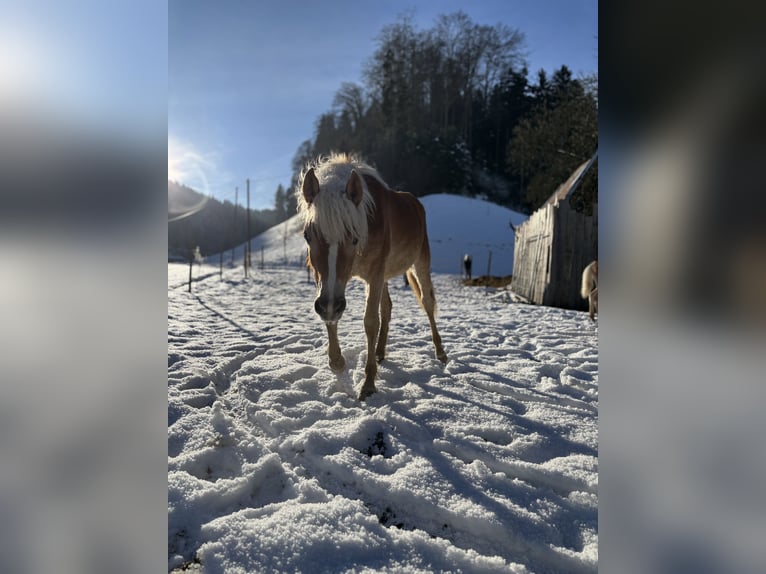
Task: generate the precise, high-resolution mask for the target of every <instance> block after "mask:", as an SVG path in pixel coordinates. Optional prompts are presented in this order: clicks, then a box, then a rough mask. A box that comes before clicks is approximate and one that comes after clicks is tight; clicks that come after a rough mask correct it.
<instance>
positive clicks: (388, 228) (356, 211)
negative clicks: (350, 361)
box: [296, 154, 447, 401]
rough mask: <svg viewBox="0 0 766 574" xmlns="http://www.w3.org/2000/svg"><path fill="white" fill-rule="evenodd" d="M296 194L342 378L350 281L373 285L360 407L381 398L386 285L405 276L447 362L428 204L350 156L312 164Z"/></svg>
mask: <svg viewBox="0 0 766 574" xmlns="http://www.w3.org/2000/svg"><path fill="white" fill-rule="evenodd" d="M296 195H297V199H298V212H299V213H301V214H303V222H304V237H305V238H306V242H307V243H308V248H309V250H308V264H309V266H310V267H311V269H312V270H313V272H314V279H315V280H316V283H317V297H316V300H315V301H314V309H315V311H316V312H317V313H318V314H319V316H320V317H321V319H322V321H324V323H325V326H326V327H327V337H328V339H329V347H328V355H329V359H330V368H331V369H333V370H334V371H341V370H343V369H344V368H345V366H346V361H345V359H344V358H343V355H342V354H341V351H340V345H339V343H338V320H339V319H340V318H341V315H342V314H343V310H344V309H345V308H346V298H345V292H346V284H347V283H348V281H349V279H350V278H351V277H352V276H353V277H359V278H360V279H362V280H363V281H364V282H365V283H366V284H367V289H366V292H367V302H366V307H365V311H364V331H365V334H366V335H367V363H366V366H365V379H364V384H363V385H362V389H361V391H360V392H359V400H362V401H363V400H365V399H366V398H367V397H368V396H369V395H371V394H372V393H374V392H375V390H376V389H375V376H376V374H377V372H378V363H380V362H381V361H383V359H384V357H385V354H386V340H387V339H388V325H389V322H390V320H391V297H390V296H389V294H388V283H387V281H388V279H390V278H392V277H399V276H401V275H402V274H403V273H405V272H406V274H407V277H408V279H409V282H410V285H411V286H412V290H413V291H414V293H415V296H416V297H417V300H418V302H419V303H420V306H421V307H422V308H423V309H424V310H425V312H426V314H427V315H428V321H429V323H430V324H431V338H432V340H433V343H434V347H435V348H436V357H437V358H438V359H439V360H440V361H441V362H442V363H446V362H447V355H446V354H445V352H444V349H443V348H442V341H441V337H440V336H439V331H438V330H437V329H436V322H435V320H434V313H435V311H436V299H435V297H434V289H433V285H432V283H431V252H430V249H429V246H428V235H427V233H426V214H425V209H424V208H423V205H422V204H421V203H420V202H419V201H418V200H417V199H416V198H415V197H414V196H413V195H411V194H409V193H405V192H401V191H394V190H391V189H389V187H388V185H386V184H385V183H384V181H383V180H382V179H381V177H380V176H379V175H378V173H377V172H376V171H375V170H374V169H373V168H371V167H370V166H368V165H366V164H364V163H363V162H362V161H361V160H359V159H358V158H357V157H354V156H348V155H345V154H333V155H331V156H330V157H328V158H320V159H317V160H316V161H314V162H312V163H310V164H309V165H308V166H307V167H306V169H304V171H303V172H302V173H301V177H300V179H299V182H298V186H297V189H296Z"/></svg>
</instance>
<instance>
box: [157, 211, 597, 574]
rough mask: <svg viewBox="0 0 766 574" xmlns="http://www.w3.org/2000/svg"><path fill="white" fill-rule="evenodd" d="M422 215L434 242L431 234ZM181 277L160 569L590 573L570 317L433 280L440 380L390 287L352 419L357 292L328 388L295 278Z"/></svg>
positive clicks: (582, 408)
mask: <svg viewBox="0 0 766 574" xmlns="http://www.w3.org/2000/svg"><path fill="white" fill-rule="evenodd" d="M458 199H459V200H460V201H456V202H455V205H461V204H462V200H464V199H465V198H458ZM426 200H428V198H426ZM447 201H448V202H451V201H452V200H451V199H450V200H447ZM476 201H478V200H476ZM438 202H439V200H438V199H436V198H435V203H436V204H438ZM424 203H425V202H424ZM482 203H483V202H482ZM462 205H463V208H465V206H466V204H462ZM479 207H480V208H483V207H484V206H481V205H480V204H479ZM439 209H440V206H438V205H435V206H433V207H429V226H430V228H431V229H433V230H435V231H436V232H437V234H438V233H439V232H440V230H442V229H446V228H448V227H449V225H448V224H444V223H443V222H442V221H440V219H439V218H438V217H432V213H438V211H439ZM497 209H500V210H501V209H502V208H497ZM444 211H445V212H448V211H450V210H449V209H447V208H446V207H444ZM501 214H502V217H505V216H506V215H507V214H506V213H504V212H503V211H501ZM461 215H462V216H464V219H465V221H471V218H470V217H469V216H468V215H467V214H466V210H465V209H464V211H463V212H462V213H461ZM476 219H477V220H478V219H480V218H479V217H477V218H476ZM498 219H500V217H498ZM504 224H505V226H506V229H507V219H506V220H505V222H504ZM514 224H515V222H514ZM279 232H280V230H279V226H278V227H277V228H276V229H272V230H270V231H268V232H266V233H265V234H264V235H263V236H261V237H260V238H258V239H257V240H254V242H253V244H254V248H253V259H254V263H255V262H256V261H257V260H258V257H257V254H258V252H257V251H256V249H255V245H258V244H260V245H264V253H266V247H267V246H269V248H270V249H271V250H273V251H271V252H272V253H274V252H278V251H279V250H282V249H283V247H282V241H283V239H282V236H280V235H279ZM504 233H507V234H510V230H508V231H505V230H504ZM299 237H300V235H299ZM511 237H512V235H511ZM277 240H278V243H277ZM288 240H292V239H288ZM461 240H463V241H465V239H461ZM504 240H506V238H505V237H497V238H496V239H495V243H492V242H491V241H490V240H487V243H492V244H493V245H497V244H499V243H500V242H501V241H504ZM300 241H303V239H302V237H300ZM482 241H484V239H482ZM258 242H259V243H258ZM294 247H297V245H294ZM296 250H297V249H296ZM440 251H441V250H440V249H439V248H438V247H437V248H436V249H434V252H435V253H439V252H440ZM211 259H217V258H211ZM475 260H476V259H475ZM493 262H494V251H493ZM216 263H217V261H216ZM456 266H457V264H455V265H454V266H453V267H456ZM194 274H195V277H197V276H200V277H204V278H203V279H201V280H199V281H197V282H195V283H194V284H193V288H192V289H193V292H192V293H188V292H187V291H186V286H185V285H184V283H183V281H184V279H185V278H186V277H187V276H188V266H187V265H180V264H169V265H168V569H169V570H171V571H172V570H175V571H181V570H182V569H184V568H186V569H188V570H192V571H194V570H198V571H203V572H211V573H217V572H226V573H237V572H243V573H244V572H269V571H271V572H275V571H278V572H282V571H301V572H315V571H324V572H380V571H388V572H392V571H393V572H433V571H451V572H458V571H464V572H539V573H545V572H595V571H596V570H597V562H598V520H597V507H598V346H597V326H596V325H594V324H593V323H591V322H590V320H589V319H588V316H587V313H584V312H578V311H569V310H561V309H554V308H549V307H536V306H527V305H519V304H509V303H507V302H506V301H507V298H505V297H503V296H502V295H501V293H499V292H498V293H496V292H495V291H492V290H490V291H487V290H485V289H484V288H476V287H465V286H463V285H462V283H461V282H460V280H459V277H458V276H456V275H449V274H445V273H435V274H434V285H435V290H436V297H437V300H438V303H439V314H438V316H437V323H438V326H439V329H440V331H441V335H442V338H443V341H444V346H445V350H446V351H447V354H448V355H449V357H450V362H449V363H448V364H447V365H446V366H444V365H442V364H441V363H440V362H439V361H438V360H437V359H436V358H435V357H434V354H433V346H432V343H431V339H430V332H429V329H428V322H427V319H426V317H425V314H424V313H423V312H422V310H421V309H420V308H419V307H418V305H417V302H416V301H415V297H414V296H413V294H412V293H411V292H410V290H409V289H408V288H407V287H405V286H404V284H403V283H402V282H401V281H396V280H392V281H390V284H389V288H390V291H391V298H392V301H393V315H392V322H391V332H390V336H389V345H388V353H387V357H386V360H385V361H384V362H383V363H382V364H381V365H380V370H379V374H378V379H377V388H378V392H377V393H376V394H374V395H372V396H371V397H369V398H368V399H367V401H366V402H363V403H360V402H359V401H358V400H357V399H356V398H355V397H356V392H355V390H357V391H358V388H359V386H360V385H361V381H362V380H363V378H364V362H365V357H366V345H365V339H364V327H363V322H362V316H363V310H364V284H363V283H361V282H359V281H356V280H354V281H352V282H350V283H349V286H348V289H347V300H348V307H347V310H346V313H345V314H344V316H343V318H342V320H341V322H340V323H339V338H340V342H341V348H342V350H343V353H344V356H345V358H346V362H347V368H346V370H345V371H344V372H342V373H340V374H335V373H333V372H332V371H331V370H330V369H329V367H328V366H327V354H326V333H325V330H324V327H323V325H322V323H321V322H320V320H319V319H318V317H317V316H316V314H315V313H314V312H313V299H314V296H315V287H314V285H313V284H311V283H309V282H307V278H306V273H305V271H304V270H303V269H302V268H300V267H295V266H292V267H291V266H284V267H277V266H274V265H272V266H269V265H267V266H266V267H265V268H264V269H259V268H254V269H253V270H252V273H251V275H250V277H249V278H248V279H245V278H244V277H243V273H242V270H241V268H229V267H228V266H227V268H225V269H224V274H223V280H220V279H219V277H218V274H217V267H214V266H212V265H203V266H202V268H201V269H198V268H197V266H196V265H195V269H194Z"/></svg>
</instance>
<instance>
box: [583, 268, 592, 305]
mask: <svg viewBox="0 0 766 574" xmlns="http://www.w3.org/2000/svg"><path fill="white" fill-rule="evenodd" d="M593 282H594V281H593V263H591V264H590V265H588V266H587V267H586V268H585V269H584V270H583V272H582V284H581V285H580V296H581V297H582V298H583V299H587V298H588V296H589V295H590V293H591V291H593Z"/></svg>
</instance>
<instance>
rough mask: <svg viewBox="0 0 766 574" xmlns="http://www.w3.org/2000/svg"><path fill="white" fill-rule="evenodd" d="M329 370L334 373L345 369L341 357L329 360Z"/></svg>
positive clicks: (343, 360)
mask: <svg viewBox="0 0 766 574" xmlns="http://www.w3.org/2000/svg"><path fill="white" fill-rule="evenodd" d="M330 368H331V369H332V370H333V371H335V372H336V373H337V372H340V371H342V370H343V369H345V368H346V359H344V358H343V357H340V358H339V359H330Z"/></svg>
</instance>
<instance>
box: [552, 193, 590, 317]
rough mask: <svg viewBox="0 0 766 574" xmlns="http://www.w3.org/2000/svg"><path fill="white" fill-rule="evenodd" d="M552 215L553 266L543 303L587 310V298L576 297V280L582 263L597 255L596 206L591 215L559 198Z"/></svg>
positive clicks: (584, 263)
mask: <svg viewBox="0 0 766 574" xmlns="http://www.w3.org/2000/svg"><path fill="white" fill-rule="evenodd" d="M554 217H555V221H554V229H555V232H554V238H553V250H552V251H553V253H552V260H553V266H552V270H551V274H550V280H549V282H548V284H547V285H546V289H545V294H544V296H543V298H542V302H543V305H552V306H555V307H563V308H565V309H587V308H588V305H587V301H586V300H584V299H582V298H581V297H580V281H581V278H582V271H583V269H585V266H586V265H588V263H590V262H591V261H593V260H594V259H596V257H598V206H594V215H593V216H587V215H584V214H582V213H577V212H576V211H574V209H572V208H571V207H570V206H569V202H568V201H562V202H561V203H560V204H559V206H558V209H556V210H555V215H554Z"/></svg>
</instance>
